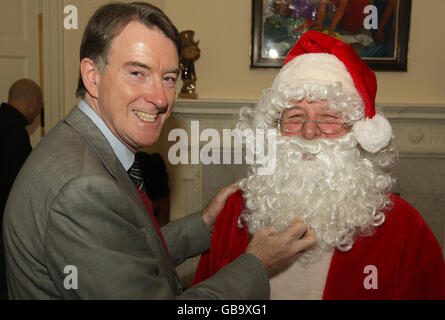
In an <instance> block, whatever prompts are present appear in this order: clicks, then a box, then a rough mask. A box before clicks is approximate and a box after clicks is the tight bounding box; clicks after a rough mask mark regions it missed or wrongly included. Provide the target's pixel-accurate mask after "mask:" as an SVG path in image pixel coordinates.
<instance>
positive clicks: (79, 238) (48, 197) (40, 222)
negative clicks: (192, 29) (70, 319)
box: [4, 3, 315, 299]
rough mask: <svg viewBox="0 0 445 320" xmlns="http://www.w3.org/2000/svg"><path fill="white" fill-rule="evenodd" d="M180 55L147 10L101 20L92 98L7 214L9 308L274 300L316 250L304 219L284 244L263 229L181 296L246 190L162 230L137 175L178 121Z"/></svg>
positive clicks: (109, 12) (40, 152) (43, 151)
mask: <svg viewBox="0 0 445 320" xmlns="http://www.w3.org/2000/svg"><path fill="white" fill-rule="evenodd" d="M179 53H180V42H179V37H178V32H177V30H176V28H175V27H174V26H173V24H172V23H171V22H170V20H169V19H168V18H167V17H166V16H165V15H164V13H163V12H162V11H160V10H159V9H157V8H156V7H153V6H151V5H149V4H146V3H131V4H122V3H117V4H116V3H114V4H109V5H105V6H103V7H101V8H99V9H98V10H97V11H96V13H95V14H94V16H93V17H92V18H91V20H90V22H89V23H88V25H87V28H86V30H85V33H84V36H83V40H82V45H81V50H80V59H81V63H80V77H79V87H78V90H77V94H78V96H79V97H81V98H82V100H81V102H80V103H79V105H78V106H76V107H75V108H74V109H73V110H72V112H71V113H70V114H69V115H68V116H67V117H66V118H65V119H64V120H63V121H61V122H60V123H59V124H58V125H57V126H56V127H55V128H54V129H53V130H52V131H51V132H49V134H48V135H47V136H46V137H45V138H43V139H42V141H41V143H40V144H39V145H38V147H37V148H36V149H35V150H34V151H33V152H32V154H31V155H30V157H29V158H28V160H27V162H26V163H25V165H24V167H23V168H22V170H21V172H20V173H19V176H18V178H17V180H16V182H15V184H14V186H13V189H12V191H11V195H10V197H9V200H8V203H7V206H6V213H5V217H4V241H5V247H6V255H7V257H6V258H7V259H6V260H7V277H8V287H9V288H8V290H9V296H10V298H13V299H175V298H179V299H186V298H193V299H267V298H269V281H268V277H269V276H271V275H273V274H276V273H277V272H278V271H280V270H282V269H283V268H285V267H286V266H288V265H289V264H290V263H291V262H292V261H294V260H295V257H296V255H297V254H298V253H299V252H301V251H302V250H305V249H307V248H308V247H310V246H312V245H314V243H315V240H314V236H313V233H312V232H311V231H310V230H309V229H307V227H306V225H304V223H303V222H301V221H297V222H296V223H295V224H294V225H293V227H291V228H290V229H289V230H288V231H286V232H284V233H282V234H278V235H274V234H273V233H272V230H270V229H263V230H260V231H259V232H258V233H257V234H256V235H255V236H254V237H253V239H252V241H251V243H250V246H249V248H248V249H247V253H246V254H244V255H242V256H240V257H239V258H238V259H236V260H235V261H233V262H232V263H230V264H229V265H227V266H226V267H225V268H223V269H221V270H220V271H219V272H218V273H217V274H216V275H215V276H214V277H212V278H210V279H208V280H207V281H204V282H202V283H200V284H199V285H197V286H195V287H192V288H190V289H188V290H185V291H182V289H181V285H180V283H179V281H178V279H177V276H176V272H175V269H174V266H175V265H178V264H180V263H181V262H183V261H184V260H185V259H187V258H189V257H192V256H196V255H198V254H200V253H203V252H205V251H206V250H208V249H209V247H210V238H211V229H212V227H213V225H214V222H215V219H216V216H217V215H218V213H219V211H220V210H221V209H222V207H223V205H224V203H225V201H226V199H227V198H228V196H229V195H230V194H231V193H233V192H234V191H235V190H236V185H232V186H230V187H227V188H225V189H223V190H222V191H221V192H220V193H218V195H217V196H216V197H215V198H214V199H213V200H212V201H211V202H210V204H209V205H208V206H207V207H206V208H205V209H204V210H203V212H202V213H195V214H191V215H189V216H186V217H185V218H182V219H178V220H176V221H173V222H171V223H169V224H168V225H167V226H165V227H163V229H162V232H161V231H160V229H159V228H158V226H157V224H156V221H155V220H154V218H153V216H152V209H151V205H150V201H149V200H148V198H147V197H146V196H145V195H144V194H143V193H142V192H141V191H140V190H138V189H137V188H136V186H135V185H134V184H133V182H132V180H131V179H130V177H129V175H128V173H127V171H128V170H129V169H131V168H132V165H133V162H134V153H135V152H136V150H137V149H138V148H140V147H142V146H148V145H151V144H153V143H154V142H155V141H156V140H157V139H158V137H159V134H160V131H161V129H162V126H163V123H164V121H165V120H166V119H167V117H168V116H169V114H170V112H171V109H172V106H173V103H174V97H175V90H176V79H177V78H178V74H179V71H178V57H179Z"/></svg>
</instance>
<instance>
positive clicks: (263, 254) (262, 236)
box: [246, 220, 317, 278]
mask: <svg viewBox="0 0 445 320" xmlns="http://www.w3.org/2000/svg"><path fill="white" fill-rule="evenodd" d="M316 243H317V240H316V238H315V234H314V233H313V232H312V230H310V229H309V228H308V227H307V225H305V224H304V222H303V221H302V220H297V221H296V222H295V223H294V224H293V225H292V226H291V227H290V228H289V229H288V230H286V231H284V232H282V233H280V234H277V235H273V234H272V228H271V227H267V228H263V229H261V230H259V231H258V232H257V233H255V235H254V236H253V238H252V240H251V241H250V243H249V245H248V247H247V249H246V252H247V253H250V254H253V255H255V256H256V257H257V258H258V259H259V260H260V261H261V262H262V263H263V264H264V267H265V268H266V271H267V274H268V275H269V278H271V277H273V276H274V275H276V274H277V273H279V272H280V271H282V270H284V269H285V268H286V267H288V266H289V265H290V264H291V263H292V262H294V261H295V259H296V258H297V255H298V254H299V253H301V252H302V251H304V250H306V249H309V248H311V247H313V246H314V245H315V244H316Z"/></svg>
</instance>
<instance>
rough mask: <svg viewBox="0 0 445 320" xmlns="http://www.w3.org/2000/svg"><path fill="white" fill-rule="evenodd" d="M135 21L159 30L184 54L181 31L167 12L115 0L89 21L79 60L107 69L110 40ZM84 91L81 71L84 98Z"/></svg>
mask: <svg viewBox="0 0 445 320" xmlns="http://www.w3.org/2000/svg"><path fill="white" fill-rule="evenodd" d="M132 21H137V22H140V23H142V24H144V25H145V26H147V27H148V28H157V29H159V30H160V31H161V32H162V33H164V34H165V36H166V37H167V38H169V39H170V40H172V41H173V43H174V44H175V45H176V48H177V50H178V56H181V38H180V36H179V33H178V30H177V29H176V27H175V26H174V25H173V23H172V22H171V21H170V19H169V18H168V17H167V16H166V15H165V13H164V12H162V11H161V10H160V9H159V8H157V7H155V6H153V5H151V4H148V3H144V2H132V3H121V2H114V3H110V4H106V5H104V6H102V7H100V8H99V9H97V11H96V12H95V13H94V15H93V16H92V17H91V19H90V21H89V22H88V25H87V26H86V29H85V32H84V33H83V38H82V44H81V46H80V61H82V60H83V59H84V58H90V59H91V60H93V61H94V63H95V64H96V65H97V66H98V67H99V69H100V71H101V72H104V71H105V67H106V65H107V64H108V61H107V58H108V53H109V51H110V48H111V42H112V41H113V39H114V38H115V37H117V36H118V35H119V34H120V33H121V32H122V31H123V29H124V28H125V27H126V26H127V25H128V24H129V23H130V22H132ZM85 92H86V89H85V86H84V84H83V80H82V75H81V74H80V72H79V81H78V85H77V90H76V97H82V98H83V97H84V95H85Z"/></svg>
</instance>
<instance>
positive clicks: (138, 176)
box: [128, 159, 146, 193]
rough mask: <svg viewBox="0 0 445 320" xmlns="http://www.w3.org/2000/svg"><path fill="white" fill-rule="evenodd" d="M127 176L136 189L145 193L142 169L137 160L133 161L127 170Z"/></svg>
mask: <svg viewBox="0 0 445 320" xmlns="http://www.w3.org/2000/svg"><path fill="white" fill-rule="evenodd" d="M128 175H129V176H130V178H131V180H133V182H134V184H135V185H136V187H138V189H139V190H141V191H142V192H143V193H146V192H145V183H144V175H143V174H142V169H141V166H140V165H139V161H138V160H137V159H134V162H133V165H132V166H131V168H130V169H128Z"/></svg>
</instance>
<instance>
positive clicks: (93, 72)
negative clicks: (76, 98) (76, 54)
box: [80, 58, 101, 99]
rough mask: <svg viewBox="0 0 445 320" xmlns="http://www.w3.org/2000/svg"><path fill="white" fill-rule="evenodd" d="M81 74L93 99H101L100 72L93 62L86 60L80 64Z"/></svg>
mask: <svg viewBox="0 0 445 320" xmlns="http://www.w3.org/2000/svg"><path fill="white" fill-rule="evenodd" d="M80 73H81V75H82V80H83V85H84V86H85V89H86V90H87V92H88V93H89V94H90V96H91V97H93V98H96V99H97V98H98V97H99V83H100V75H101V74H100V71H99V69H98V67H97V66H96V64H95V63H94V61H93V60H91V59H89V58H84V59H83V60H82V61H81V62H80Z"/></svg>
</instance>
